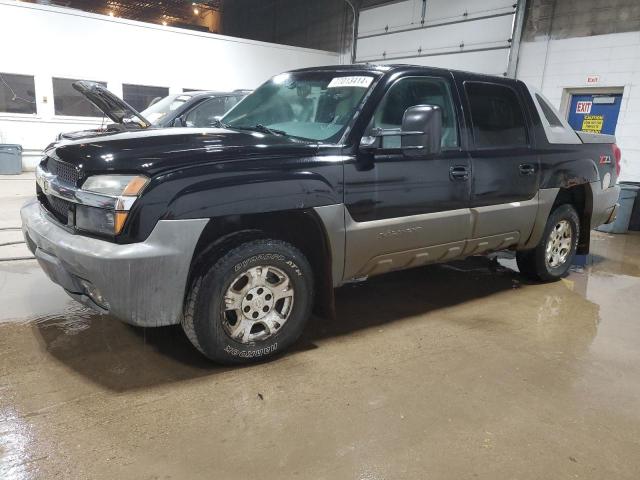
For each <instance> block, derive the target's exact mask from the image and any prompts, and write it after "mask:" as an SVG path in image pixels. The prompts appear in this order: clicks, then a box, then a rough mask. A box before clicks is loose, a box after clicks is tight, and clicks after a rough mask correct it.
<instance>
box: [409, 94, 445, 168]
mask: <svg viewBox="0 0 640 480" xmlns="http://www.w3.org/2000/svg"><path fill="white" fill-rule="evenodd" d="M400 135H401V136H400V144H401V147H402V152H403V153H404V154H405V155H407V156H417V155H428V154H434V153H440V150H441V147H440V141H441V139H442V111H441V110H440V107H438V106H436V105H416V106H414V107H409V108H407V110H406V111H405V112H404V116H403V117H402V128H401V131H400Z"/></svg>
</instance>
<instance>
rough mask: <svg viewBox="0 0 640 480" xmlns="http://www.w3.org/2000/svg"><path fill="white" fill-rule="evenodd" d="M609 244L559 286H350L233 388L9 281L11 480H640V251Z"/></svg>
mask: <svg viewBox="0 0 640 480" xmlns="http://www.w3.org/2000/svg"><path fill="white" fill-rule="evenodd" d="M592 245H593V248H592V250H593V253H594V254H593V256H592V265H590V266H588V267H587V268H585V269H584V270H582V271H574V272H572V273H571V275H570V276H569V277H568V278H566V279H564V280H562V281H560V282H557V283H554V284H546V285H541V284H530V283H526V282H525V281H524V280H523V279H522V278H521V277H520V276H519V275H518V274H517V273H516V272H515V271H513V270H512V269H511V268H510V267H513V268H515V267H514V266H513V261H512V260H501V263H500V264H497V263H495V262H492V261H489V260H488V259H485V258H473V259H470V260H467V261H465V262H459V263H455V264H450V265H442V266H432V267H427V268H421V269H416V270H412V271H408V272H401V273H396V274H391V275H387V276H383V277H379V278H376V279H373V280H371V281H370V282H367V283H363V284H358V285H351V286H348V287H345V288H343V289H341V290H339V291H338V299H337V309H338V315H337V318H336V319H334V320H326V319H322V318H313V320H312V322H311V325H310V327H309V329H308V331H307V332H306V333H305V335H304V337H303V339H302V340H301V341H300V342H299V343H298V345H297V346H296V348H295V349H294V350H293V351H291V352H289V353H287V354H285V355H283V356H281V357H279V358H277V359H276V360H274V361H272V362H269V363H264V364H259V365H254V366H251V367H244V368H231V369H230V368H221V367H217V366H215V365H212V364H211V363H209V362H207V361H206V360H204V359H203V358H202V357H200V356H199V355H198V354H197V353H196V352H195V351H194V350H193V349H192V348H191V346H190V345H189V343H188V342H187V340H186V339H185V337H184V335H183V334H182V332H181V331H180V329H179V328H173V327H172V328H161V329H147V330H143V329H138V328H133V327H130V326H127V325H124V324H122V323H120V322H118V321H116V320H113V319H110V318H104V317H99V316H96V315H94V314H92V313H90V312H89V311H87V310H85V309H84V308H82V307H80V306H79V305H77V304H75V303H74V302H73V301H71V300H70V299H68V298H67V297H66V296H65V295H64V294H63V293H62V291H61V290H59V288H58V287H56V286H54V285H53V284H51V283H50V282H49V281H48V280H47V279H46V278H45V277H44V275H43V274H42V273H41V272H40V270H39V269H38V267H37V265H36V264H35V262H33V261H22V262H4V263H0V478H2V479H29V478H74V479H78V478H98V479H101V478H104V479H113V478H136V479H137V478H140V479H185V478H189V479H199V478H202V479H212V478H216V479H232V478H243V479H245V478H264V479H281V478H305V479H306V478H308V479H346V478H349V479H356V478H357V479H392V478H393V479H395V478H403V479H404V478H411V479H414V478H415V479H426V478H428V479H474V478H480V479H491V480H494V479H502V478H505V479H506V478H508V479H516V478H517V479H564V478H567V479H568V478H581V479H584V478H589V479H638V478H640V321H639V320H640V315H639V313H638V312H639V310H640V300H639V299H640V235H638V234H629V235H622V236H611V235H606V234H601V233H594V234H593V240H592Z"/></svg>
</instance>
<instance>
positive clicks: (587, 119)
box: [581, 115, 604, 133]
mask: <svg viewBox="0 0 640 480" xmlns="http://www.w3.org/2000/svg"><path fill="white" fill-rule="evenodd" d="M603 124H604V117H603V116H602V115H585V116H584V118H583V119H582V128H581V130H582V131H583V132H589V133H601V132H602V125H603Z"/></svg>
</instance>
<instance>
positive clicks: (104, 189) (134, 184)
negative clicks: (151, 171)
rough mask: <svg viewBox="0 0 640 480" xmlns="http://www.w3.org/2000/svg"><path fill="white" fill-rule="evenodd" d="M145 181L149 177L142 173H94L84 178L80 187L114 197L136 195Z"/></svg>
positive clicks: (144, 184) (142, 187) (145, 184)
mask: <svg viewBox="0 0 640 480" xmlns="http://www.w3.org/2000/svg"><path fill="white" fill-rule="evenodd" d="M147 183H149V179H148V178H147V177H144V176H142V175H94V176H93V177H89V178H87V179H86V180H85V182H84V183H83V184H82V189H83V190H86V191H88V192H95V193H101V194H103V195H111V196H114V197H119V196H120V195H127V196H138V195H140V193H142V190H143V189H144V187H146V186H147Z"/></svg>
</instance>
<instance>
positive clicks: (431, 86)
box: [371, 77, 458, 148]
mask: <svg viewBox="0 0 640 480" xmlns="http://www.w3.org/2000/svg"><path fill="white" fill-rule="evenodd" d="M416 105H437V106H438V107H440V109H441V111H442V140H441V145H442V148H455V147H457V146H458V125H457V123H456V116H455V110H454V108H453V101H452V99H451V91H450V90H449V85H448V83H447V82H446V81H444V80H442V79H440V78H429V77H409V78H403V79H401V80H399V81H397V82H396V83H395V84H393V86H392V87H391V88H390V89H389V91H388V92H387V93H386V95H385V96H384V98H383V99H382V101H381V102H380V104H379V105H378V108H377V109H376V111H375V113H374V114H373V119H372V121H371V128H384V129H390V128H397V129H399V128H400V127H402V117H403V116H404V112H405V110H406V109H407V108H409V107H413V106H416ZM382 147H383V148H400V135H397V136H396V135H392V136H387V137H382Z"/></svg>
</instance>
